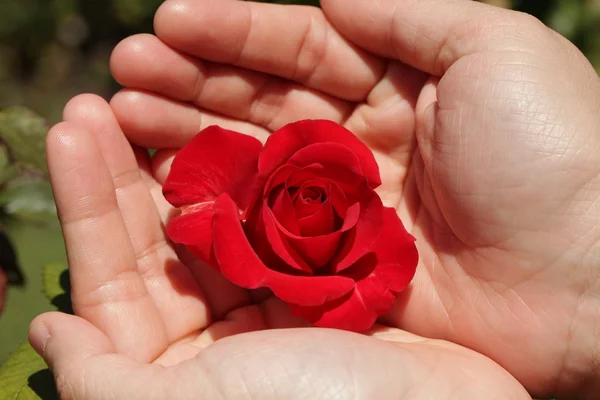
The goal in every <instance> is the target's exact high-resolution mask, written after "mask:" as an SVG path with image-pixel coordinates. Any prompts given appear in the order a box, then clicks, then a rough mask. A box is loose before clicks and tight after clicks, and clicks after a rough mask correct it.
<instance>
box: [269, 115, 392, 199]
mask: <svg viewBox="0 0 600 400" xmlns="http://www.w3.org/2000/svg"><path fill="white" fill-rule="evenodd" d="M323 142H325V143H340V144H342V145H344V146H346V147H347V148H349V149H350V150H351V151H352V152H353V153H354V154H355V155H356V157H357V158H358V160H359V162H360V165H361V169H362V172H363V174H364V176H365V177H366V178H367V181H368V184H369V187H371V188H376V187H377V186H379V185H380V184H381V178H380V176H379V167H378V166H377V162H376V161H375V157H374V156H373V153H372V152H371V150H369V148H368V147H367V146H365V144H364V143H362V142H361V141H360V140H359V139H358V138H357V137H356V136H354V134H352V132H350V131H348V130H347V129H346V128H344V127H342V126H341V125H339V124H336V123H335V122H332V121H326V120H305V121H299V122H295V123H292V124H289V125H286V126H284V127H283V128H281V129H279V130H278V131H276V132H275V133H273V134H272V135H271V136H270V137H269V139H268V140H267V142H266V144H265V147H264V150H263V151H262V153H261V155H260V157H259V160H258V170H259V173H260V174H261V175H262V176H270V175H271V174H272V173H273V171H275V170H276V169H277V168H278V167H279V166H280V165H283V164H285V163H286V161H287V160H288V159H289V158H290V157H291V156H292V155H294V153H296V152H297V151H299V150H301V149H303V148H305V147H307V146H309V145H311V144H314V143H323Z"/></svg>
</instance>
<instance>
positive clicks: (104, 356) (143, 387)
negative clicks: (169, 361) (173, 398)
mask: <svg viewBox="0 0 600 400" xmlns="http://www.w3.org/2000/svg"><path fill="white" fill-rule="evenodd" d="M29 342H30V343H31V345H32V347H33V348H34V349H35V351H36V352H37V353H38V354H40V355H41V356H42V357H43V359H44V361H45V362H46V363H47V364H48V366H49V367H50V369H51V370H52V372H53V373H54V376H55V377H56V378H57V379H56V384H57V389H58V394H59V395H60V397H61V398H64V399H80V398H85V399H88V400H99V399H135V398H143V399H149V398H156V397H155V396H156V393H158V392H157V391H158V390H160V389H161V386H162V384H163V382H162V379H161V378H162V375H163V371H162V370H161V368H159V367H156V368H155V367H148V366H144V365H143V364H140V363H137V362H135V361H133V360H131V359H128V358H126V357H123V356H121V355H117V354H114V352H115V349H114V347H113V346H112V343H111V342H110V340H109V338H108V337H107V336H106V335H105V334H104V333H103V332H102V331H100V330H99V329H97V328H96V327H95V326H94V325H92V324H91V323H90V322H88V321H86V320H85V319H83V318H80V317H77V316H74V315H68V314H63V313H57V312H50V313H46V314H42V315H40V316H38V317H37V318H35V319H34V320H33V321H32V323H31V325H30V327H29ZM125 376H126V377H127V378H126V379H124V377H125ZM153 395H154V396H153Z"/></svg>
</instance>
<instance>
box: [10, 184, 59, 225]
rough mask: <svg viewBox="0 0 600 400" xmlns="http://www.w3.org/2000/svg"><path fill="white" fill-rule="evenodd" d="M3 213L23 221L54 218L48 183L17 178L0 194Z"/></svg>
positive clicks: (54, 213)
mask: <svg viewBox="0 0 600 400" xmlns="http://www.w3.org/2000/svg"><path fill="white" fill-rule="evenodd" d="M0 207H3V209H4V212H5V213H6V214H8V215H12V216H15V217H18V218H24V219H46V218H54V217H55V216H56V206H55V205H54V198H53V196H52V187H51V186H50V183H49V182H47V181H45V180H41V179H28V178H19V179H16V180H13V181H11V182H10V183H9V184H7V185H6V187H5V188H4V189H3V190H2V192H0Z"/></svg>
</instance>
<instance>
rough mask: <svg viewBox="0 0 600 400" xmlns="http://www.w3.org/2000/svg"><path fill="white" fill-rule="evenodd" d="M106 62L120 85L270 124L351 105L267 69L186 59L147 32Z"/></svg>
mask: <svg viewBox="0 0 600 400" xmlns="http://www.w3.org/2000/svg"><path fill="white" fill-rule="evenodd" d="M111 65H112V71H113V74H114V75H115V78H116V79H117V80H118V81H119V83H121V84H122V85H123V86H125V87H128V88H132V89H140V90H145V91H150V92H153V93H157V94H160V95H162V96H165V97H167V98H172V99H174V100H178V101H182V102H189V103H191V104H195V105H197V106H198V107H200V108H201V109H204V110H208V111H212V112H215V113H218V114H222V115H224V116H227V117H231V118H235V119H239V120H243V121H248V122H251V123H253V124H255V125H258V126H263V127H265V128H267V129H270V130H275V129H277V128H279V127H281V126H282V125H285V124H287V123H289V122H291V121H295V120H297V119H299V118H300V117H304V118H310V117H312V116H322V117H323V118H327V119H331V120H340V119H343V118H344V116H345V115H346V114H348V112H349V111H350V110H351V108H352V104H350V103H349V102H347V101H343V100H340V99H338V98H336V97H333V96H330V95H326V94H324V93H322V92H319V91H316V90H313V89H309V88H306V87H304V86H302V85H300V84H297V83H293V82H290V81H287V80H284V79H281V78H278V77H275V76H273V75H268V74H264V73H260V72H256V71H250V70H247V69H242V68H238V67H233V66H230V65H223V64H213V63H209V62H201V61H199V60H194V59H191V58H190V57H187V56H184V55H182V54H181V53H178V52H176V51H175V50H173V49H171V48H169V47H168V46H167V45H165V44H164V43H162V42H161V41H160V40H159V39H158V38H157V37H155V36H151V35H137V36H132V37H130V38H128V39H125V40H124V41H123V42H121V43H120V44H119V45H118V46H117V47H116V49H115V51H114V52H113V55H112V58H111ZM352 85H354V83H352ZM352 85H348V86H352Z"/></svg>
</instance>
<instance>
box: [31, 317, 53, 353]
mask: <svg viewBox="0 0 600 400" xmlns="http://www.w3.org/2000/svg"><path fill="white" fill-rule="evenodd" d="M50 337H51V335H50V330H49V329H48V327H47V326H46V324H45V323H44V322H41V321H40V322H37V321H36V322H34V323H32V324H31V326H30V328H29V343H30V344H31V347H33V349H34V350H35V351H36V352H37V353H38V354H39V355H40V356H42V357H44V355H45V353H46V346H47V344H48V341H49V340H50Z"/></svg>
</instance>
